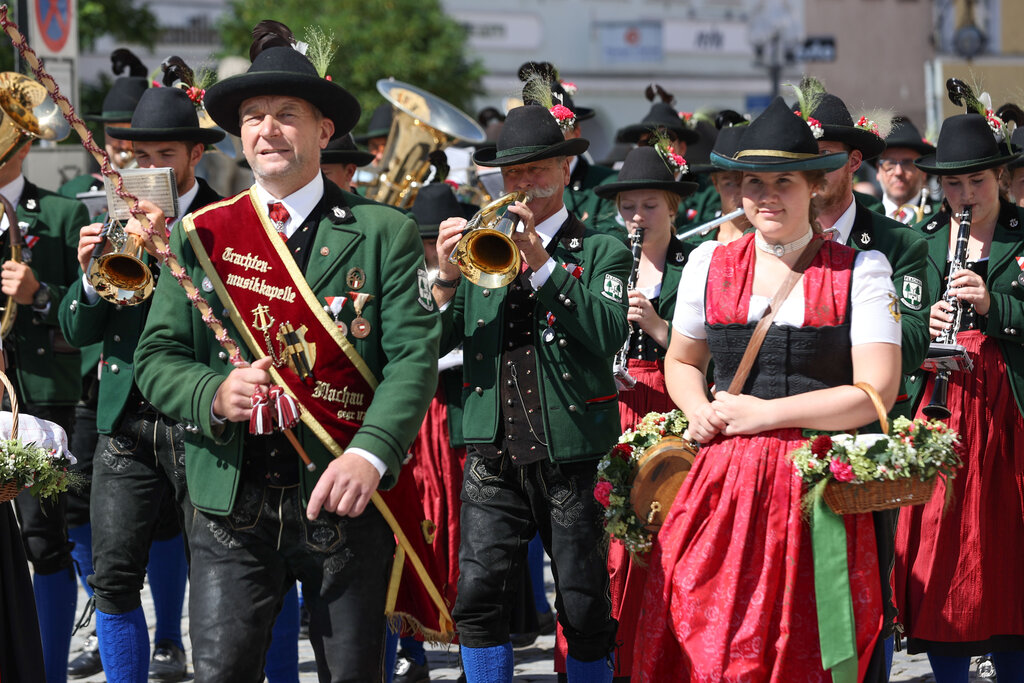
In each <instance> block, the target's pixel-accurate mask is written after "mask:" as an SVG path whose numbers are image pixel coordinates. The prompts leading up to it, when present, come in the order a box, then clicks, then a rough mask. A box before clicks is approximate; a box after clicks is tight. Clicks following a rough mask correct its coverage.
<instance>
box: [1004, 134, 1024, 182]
mask: <svg viewBox="0 0 1024 683" xmlns="http://www.w3.org/2000/svg"><path fill="white" fill-rule="evenodd" d="M1010 146H1011V147H1012V148H1013V150H1014V151H1015V152H1024V126H1017V127H1016V128H1014V129H1013V134H1012V135H1011V136H1010ZM1021 166H1024V156H1019V157H1017V158H1016V159H1014V160H1013V161H1011V162H1010V163H1008V164H1007V165H1006V168H1008V169H1010V170H1011V171H1012V170H1014V169H1016V168H1020V167H1021Z"/></svg>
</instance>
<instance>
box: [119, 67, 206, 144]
mask: <svg viewBox="0 0 1024 683" xmlns="http://www.w3.org/2000/svg"><path fill="white" fill-rule="evenodd" d="M160 67H161V69H163V72H164V76H163V83H164V86H165V87H162V88H161V87H154V88H149V89H148V90H146V92H144V93H142V97H140V98H139V104H138V106H136V107H135V112H134V113H133V114H132V125H131V128H108V129H107V135H109V136H110V137H112V138H116V139H118V140H137V141H176V142H199V143H202V144H205V145H212V144H214V143H217V142H220V141H221V140H223V139H224V131H222V130H220V129H218V128H214V127H213V121H212V120H210V119H209V117H203V118H204V119H205V120H206V121H207V123H208V124H209V125H207V126H203V125H202V122H201V121H200V113H202V109H203V92H204V91H203V89H202V88H201V87H199V86H198V85H197V84H196V78H195V73H194V72H193V71H192V69H191V68H189V66H188V64H186V63H185V61H184V60H183V59H182V58H181V57H177V56H172V57H168V58H167V59H166V60H164V62H163V64H161V65H160Z"/></svg>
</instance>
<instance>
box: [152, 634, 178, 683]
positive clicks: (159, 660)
mask: <svg viewBox="0 0 1024 683" xmlns="http://www.w3.org/2000/svg"><path fill="white" fill-rule="evenodd" d="M186 668H187V667H186V666H185V651H184V650H182V649H181V648H180V647H178V645H177V644H176V643H174V642H173V641H170V640H161V641H160V642H158V643H157V644H156V645H155V646H154V647H153V658H152V659H151V660H150V662H149V678H150V679H151V680H154V681H183V680H185V670H186Z"/></svg>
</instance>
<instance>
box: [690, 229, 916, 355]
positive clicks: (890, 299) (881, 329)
mask: <svg viewBox="0 0 1024 683" xmlns="http://www.w3.org/2000/svg"><path fill="white" fill-rule="evenodd" d="M720 246H724V245H722V244H721V243H720V242H716V241H714V240H711V241H708V242H704V243H703V244H701V245H700V246H699V247H697V248H696V249H694V250H693V252H692V253H691V254H690V260H689V261H688V262H687V264H686V265H685V266H683V273H682V277H681V278H680V280H679V292H678V293H677V295H676V310H675V315H674V317H673V319H672V327H673V328H675V330H676V331H678V332H679V333H680V334H684V335H686V336H687V337H690V338H691V339H706V338H707V333H706V331H705V330H704V294H705V288H706V287H707V282H708V270H709V268H710V266H711V255H712V254H713V253H714V251H715V249H717V248H718V247H720ZM850 296H851V299H852V309H853V310H852V313H851V316H850V345H851V346H857V345H858V344H871V343H875V342H884V343H889V344H899V343H900V339H901V336H900V323H899V321H898V320H896V318H895V317H894V316H893V313H892V311H891V310H890V307H898V305H899V304H898V301H897V299H896V289H895V288H894V287H893V284H892V267H891V266H890V265H889V261H888V260H886V258H885V256H884V255H883V254H882V253H881V252H878V251H861V252H858V253H857V257H856V260H855V261H854V263H853V278H852V283H851V294H850ZM770 301H771V297H767V296H758V295H751V297H750V311H749V314H748V316H747V322H756V321H758V320H760V319H761V317H762V316H763V315H764V312H765V310H766V309H767V308H768V303H769V302H770ZM896 310H898V309H896ZM773 324H775V325H789V326H791V327H802V326H803V324H804V290H803V283H802V282H800V283H797V286H796V287H794V288H793V290H792V291H791V292H790V293H789V296H788V297H786V300H785V301H784V302H783V304H782V308H781V309H779V312H778V313H777V314H776V316H775V320H774V321H773Z"/></svg>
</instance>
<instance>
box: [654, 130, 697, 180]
mask: <svg viewBox="0 0 1024 683" xmlns="http://www.w3.org/2000/svg"><path fill="white" fill-rule="evenodd" d="M651 139H652V140H653V142H654V144H653V147H654V149H656V150H658V155H659V156H660V157H661V159H662V161H664V162H665V164H666V165H667V166H668V167H669V170H671V171H672V173H674V174H676V175H682V174H686V173H689V172H690V167H689V166H688V165H687V164H686V159H684V158H683V156H682V155H681V154H679V153H678V152H676V151H675V150H674V149H672V141H671V140H669V137H668V135H666V134H665V131H663V130H657V131H655V132H654V133H652V134H651Z"/></svg>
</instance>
